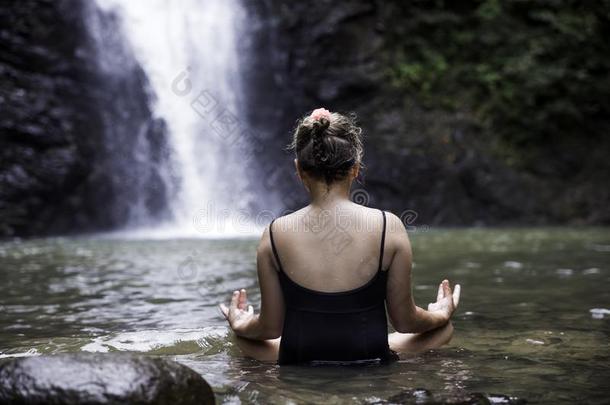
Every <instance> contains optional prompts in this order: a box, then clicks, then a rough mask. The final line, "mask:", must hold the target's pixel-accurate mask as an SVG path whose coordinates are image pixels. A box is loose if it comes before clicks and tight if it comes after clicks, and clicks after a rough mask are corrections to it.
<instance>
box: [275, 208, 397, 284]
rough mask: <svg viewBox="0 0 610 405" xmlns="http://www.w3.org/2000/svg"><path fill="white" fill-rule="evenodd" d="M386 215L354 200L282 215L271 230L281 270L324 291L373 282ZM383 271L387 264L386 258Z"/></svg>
mask: <svg viewBox="0 0 610 405" xmlns="http://www.w3.org/2000/svg"><path fill="white" fill-rule="evenodd" d="M382 229H383V216H382V214H381V211H380V210H378V209H371V208H367V207H364V206H361V205H358V204H354V203H352V202H341V203H339V204H337V205H335V206H333V207H332V208H327V209H320V208H317V207H314V206H311V205H309V206H307V207H305V208H302V209H300V210H298V211H296V212H294V213H292V214H289V215H286V216H283V217H281V218H278V219H277V220H276V221H275V223H274V225H273V233H274V239H275V244H276V247H277V251H278V255H279V257H280V261H281V263H282V267H283V271H284V272H285V273H286V274H287V275H288V276H289V277H290V278H291V279H292V280H293V281H294V282H296V283H298V284H300V285H301V286H303V287H306V288H309V289H311V290H316V291H322V292H338V291H347V290H352V289H354V288H358V287H360V286H362V285H364V284H366V283H367V282H368V281H369V280H371V279H372V278H373V277H374V275H375V272H376V271H377V269H378V267H379V257H380V247H381V238H382ZM384 262H386V263H383V264H382V269H384V270H385V269H386V268H387V258H386V259H385V260H384Z"/></svg>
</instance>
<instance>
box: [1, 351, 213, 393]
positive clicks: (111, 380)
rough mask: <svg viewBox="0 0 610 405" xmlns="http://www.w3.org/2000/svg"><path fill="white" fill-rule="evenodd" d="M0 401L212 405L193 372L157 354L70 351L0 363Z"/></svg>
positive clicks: (205, 387) (203, 383) (204, 385)
mask: <svg viewBox="0 0 610 405" xmlns="http://www.w3.org/2000/svg"><path fill="white" fill-rule="evenodd" d="M0 403H2V404H5V403H10V404H62V405H63V404H84V403H86V404H125V403H128V404H187V405H188V404H214V403H215V400H214V393H213V392H212V389H211V388H210V386H209V385H208V383H207V382H206V381H205V380H204V379H203V378H202V377H201V376H200V375H199V374H197V373H196V372H195V371H193V370H191V369H190V368H188V367H186V366H183V365H181V364H178V363H176V362H173V361H168V360H164V359H161V358H155V357H146V356H136V355H125V354H116V355H113V354H100V353H91V354H89V353H74V354H63V355H57V356H41V357H27V358H20V359H14V360H11V361H8V362H6V363H4V364H2V365H0Z"/></svg>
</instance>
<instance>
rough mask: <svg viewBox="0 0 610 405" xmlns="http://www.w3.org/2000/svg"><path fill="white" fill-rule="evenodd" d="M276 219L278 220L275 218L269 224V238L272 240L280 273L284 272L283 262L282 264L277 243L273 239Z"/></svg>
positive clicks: (272, 247)
mask: <svg viewBox="0 0 610 405" xmlns="http://www.w3.org/2000/svg"><path fill="white" fill-rule="evenodd" d="M276 219H277V218H275V219H274V220H273V221H271V223H270V224H269V237H270V238H271V249H272V250H273V256H275V260H276V262H277V265H278V268H279V270H280V272H282V262H280V256H279V255H278V254H277V248H276V247H275V241H274V239H273V223H274V222H275V220H276Z"/></svg>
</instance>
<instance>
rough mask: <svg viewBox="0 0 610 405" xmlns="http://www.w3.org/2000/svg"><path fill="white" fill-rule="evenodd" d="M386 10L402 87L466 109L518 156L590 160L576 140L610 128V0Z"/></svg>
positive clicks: (492, 1) (405, 5)
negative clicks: (584, 156) (555, 155)
mask: <svg viewBox="0 0 610 405" xmlns="http://www.w3.org/2000/svg"><path fill="white" fill-rule="evenodd" d="M386 12H387V19H388V21H387V23H386V27H387V29H386V35H387V37H388V38H387V39H388V41H387V43H388V44H389V49H388V50H389V55H390V62H389V64H390V69H389V75H390V78H391V82H392V83H393V85H395V86H396V87H398V88H399V89H402V90H404V91H405V94H408V95H409V96H415V98H416V99H417V100H418V101H419V102H420V103H421V104H423V105H424V106H426V107H429V108H432V109H435V108H442V109H448V110H453V111H459V112H462V113H465V114H467V115H468V117H469V118H470V120H471V121H472V123H473V124H474V125H475V126H478V127H479V128H480V129H481V130H482V133H484V134H486V135H488V136H489V137H491V138H492V139H491V141H492V142H490V144H493V145H496V146H497V147H498V149H497V150H498V151H499V152H501V153H502V154H503V155H504V157H506V158H507V159H515V158H517V159H518V160H516V161H514V163H516V164H520V165H524V166H528V165H530V164H532V162H533V161H535V160H536V159H541V158H547V157H548V156H549V154H551V153H552V154H558V155H559V158H560V159H561V158H565V160H566V161H570V159H572V160H573V159H575V157H574V156H576V157H577V158H581V157H582V156H580V155H579V153H580V152H579V151H578V150H576V151H575V150H573V149H574V147H577V148H578V147H579V146H578V145H581V146H582V145H586V146H587V147H588V148H590V147H594V145H595V144H596V143H598V142H600V141H602V140H604V139H603V137H606V136H607V135H606V134H607V132H608V130H610V123H609V122H610V121H609V117H610V46H609V43H608V41H609V40H610V24H609V20H610V1H608V0H601V1H560V0H543V1H524V0H507V1H499V0H484V1H459V2H457V1H423V0H420V1H413V2H401V3H396V4H394V5H393V6H387V8H386ZM575 139H578V142H575ZM587 147H584V146H582V148H581V149H582V153H586V149H587ZM575 152H576V153H575ZM570 154H572V155H570Z"/></svg>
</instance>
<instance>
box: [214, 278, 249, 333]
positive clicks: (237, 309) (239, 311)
mask: <svg viewBox="0 0 610 405" xmlns="http://www.w3.org/2000/svg"><path fill="white" fill-rule="evenodd" d="M247 301H248V297H247V295H246V290H245V289H243V288H242V289H241V290H239V291H233V295H232V296H231V303H230V304H229V306H228V307H227V306H226V305H225V304H222V303H221V304H219V307H220V311H221V312H222V314H223V315H224V317H225V318H226V320H227V321H229V325H231V329H233V330H234V331H235V332H236V333H239V332H243V331H245V329H246V328H247V327H248V325H250V324H251V323H252V322H253V321H254V320H255V319H256V315H254V308H253V307H252V305H248V304H247Z"/></svg>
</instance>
